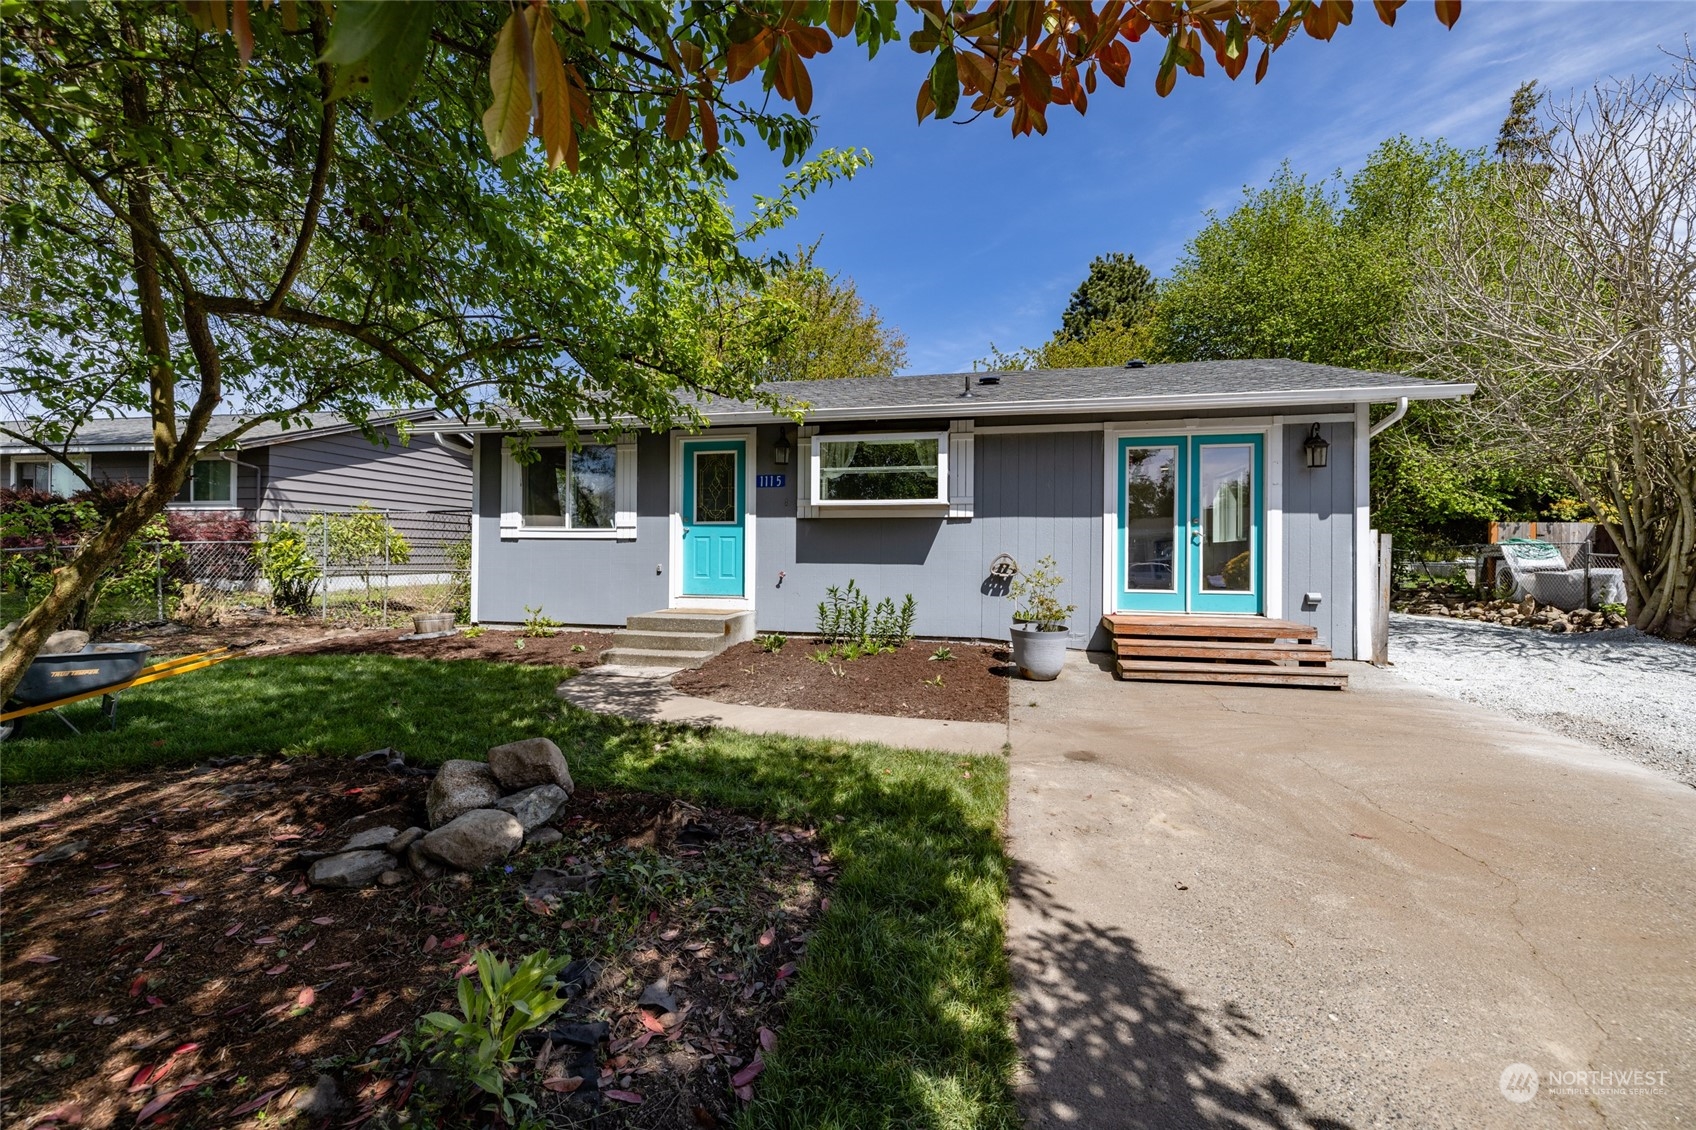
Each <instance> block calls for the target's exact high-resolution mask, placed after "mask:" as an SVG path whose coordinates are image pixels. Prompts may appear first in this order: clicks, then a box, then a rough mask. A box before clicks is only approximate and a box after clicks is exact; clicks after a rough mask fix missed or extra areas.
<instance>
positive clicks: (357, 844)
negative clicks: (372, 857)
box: [342, 824, 399, 855]
mask: <svg viewBox="0 0 1696 1130" xmlns="http://www.w3.org/2000/svg"><path fill="white" fill-rule="evenodd" d="M398 834H399V833H397V832H396V831H395V830H394V829H393V828H391V827H389V826H388V825H387V824H385V825H383V826H381V827H378V828H367V829H365V831H363V832H359V833H357V834H356V835H355V836H354V837H353V838H352V839H350V840H348V842H347V843H345V844H343V845H342V850H343V851H359V850H360V849H361V848H375V847H380V848H388V844H389V841H390V840H393V839H394V838H395V836H396V835H398ZM389 850H390V854H391V855H392V854H395V853H394V851H393V849H389Z"/></svg>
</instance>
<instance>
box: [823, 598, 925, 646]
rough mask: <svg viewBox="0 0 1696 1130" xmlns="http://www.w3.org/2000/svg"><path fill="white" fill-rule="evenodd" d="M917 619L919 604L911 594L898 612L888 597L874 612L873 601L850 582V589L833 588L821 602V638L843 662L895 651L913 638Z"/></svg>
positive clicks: (878, 604) (878, 603)
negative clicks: (914, 621)
mask: <svg viewBox="0 0 1696 1130" xmlns="http://www.w3.org/2000/svg"><path fill="white" fill-rule="evenodd" d="M917 615H918V604H917V602H915V601H914V600H913V594H912V593H908V594H907V597H906V599H905V600H903V601H902V603H901V607H900V608H899V609H897V608H896V607H895V601H894V600H892V599H891V598H889V597H887V596H886V597H884V598H883V599H882V600H880V601H878V602H877V607H876V608H873V607H872V603H871V598H870V597H869V596H867V595H866V594H865V592H864V591H862V590H861V589H860V587H859V585H857V584H856V583H855V582H854V580H853V578H849V580H848V587H847V588H845V589H839V588H837V587H836V586H835V585H832V586H830V587H829V588H828V589H826V590H825V598H824V599H823V600H821V601H819V605H818V625H817V626H818V637H819V641H820V642H821V643H825V644H828V645H830V650H831V654H833V655H835V656H836V657H837V658H841V659H858V658H859V657H860V656H862V655H876V654H878V653H879V652H882V651H894V650H895V649H896V648H898V647H900V646H901V645H902V644H904V643H906V642H907V641H908V640H910V639H912V638H913V620H914V618H915V617H916V616H917Z"/></svg>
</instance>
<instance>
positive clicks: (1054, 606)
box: [1007, 556, 1078, 632]
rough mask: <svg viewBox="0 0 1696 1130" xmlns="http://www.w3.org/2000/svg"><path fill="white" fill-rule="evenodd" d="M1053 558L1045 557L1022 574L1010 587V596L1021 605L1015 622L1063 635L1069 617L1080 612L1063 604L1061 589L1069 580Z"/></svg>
mask: <svg viewBox="0 0 1696 1130" xmlns="http://www.w3.org/2000/svg"><path fill="white" fill-rule="evenodd" d="M1058 570H1059V566H1058V565H1057V564H1056V563H1055V561H1054V558H1053V557H1052V556H1044V557H1043V558H1042V559H1041V560H1039V561H1038V562H1037V563H1036V568H1035V569H1032V570H1031V571H1030V572H1029V573H1020V574H1019V575H1018V576H1016V577H1014V578H1013V583H1012V584H1010V585H1008V586H1007V595H1008V596H1009V597H1010V598H1011V599H1012V600H1014V601H1015V602H1016V603H1017V604H1018V606H1019V607H1018V610H1017V611H1016V612H1014V613H1013V622H1014V623H1017V624H1031V625H1034V626H1035V627H1036V629H1037V630H1038V631H1041V632H1063V631H1065V630H1066V617H1068V616H1070V615H1071V614H1072V613H1073V612H1076V611H1077V607H1078V606H1077V605H1075V604H1061V603H1060V599H1059V596H1058V595H1057V594H1058V593H1059V591H1060V586H1061V585H1063V584H1065V583H1066V578H1065V577H1062V576H1061V575H1060V573H1059V571H1058Z"/></svg>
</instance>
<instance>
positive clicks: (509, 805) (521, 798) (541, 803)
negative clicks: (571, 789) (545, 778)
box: [495, 784, 571, 832]
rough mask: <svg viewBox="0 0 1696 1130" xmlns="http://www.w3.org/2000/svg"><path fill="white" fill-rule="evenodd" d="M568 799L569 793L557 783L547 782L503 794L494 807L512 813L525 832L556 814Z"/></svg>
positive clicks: (531, 830)
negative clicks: (507, 794)
mask: <svg viewBox="0 0 1696 1130" xmlns="http://www.w3.org/2000/svg"><path fill="white" fill-rule="evenodd" d="M570 801H571V794H570V793H568V792H566V791H565V790H564V789H562V788H560V787H559V786H558V785H554V784H547V785H536V786H534V787H533V788H528V789H525V790H523V791H522V792H516V793H513V794H512V795H511V796H504V797H502V798H501V799H500V800H498V801H496V802H495V807H496V808H498V809H500V810H501V811H502V812H510V813H512V814H513V815H514V816H516V817H518V822H519V823H520V824H522V825H523V826H524V830H525V831H526V832H533V831H535V830H536V829H537V828H540V827H541V826H542V825H544V824H546V823H548V821H550V820H552V819H553V818H554V817H556V816H558V815H559V814H560V812H561V810H563V809H564V808H565V806H566V805H567V804H568V803H570Z"/></svg>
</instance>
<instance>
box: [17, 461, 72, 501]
mask: <svg viewBox="0 0 1696 1130" xmlns="http://www.w3.org/2000/svg"><path fill="white" fill-rule="evenodd" d="M71 458H72V459H73V460H75V462H76V463H77V465H78V466H80V467H81V468H82V469H83V470H84V471H87V470H88V457H87V456H86V455H84V456H81V457H78V456H75V455H73V456H71ZM12 485H13V486H14V487H17V488H18V489H19V490H39V491H42V492H44V493H47V494H57V495H61V496H65V495H72V494H75V493H76V492H77V491H79V490H82V489H83V488H84V487H85V486H87V485H88V484H87V483H85V482H83V481H82V480H81V479H79V478H77V477H76V476H75V475H73V474H72V473H71V469H70V468H69V467H67V466H65V465H64V464H63V463H60V462H59V461H58V460H56V459H46V458H42V459H19V458H16V457H14V458H13V459H12Z"/></svg>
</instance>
